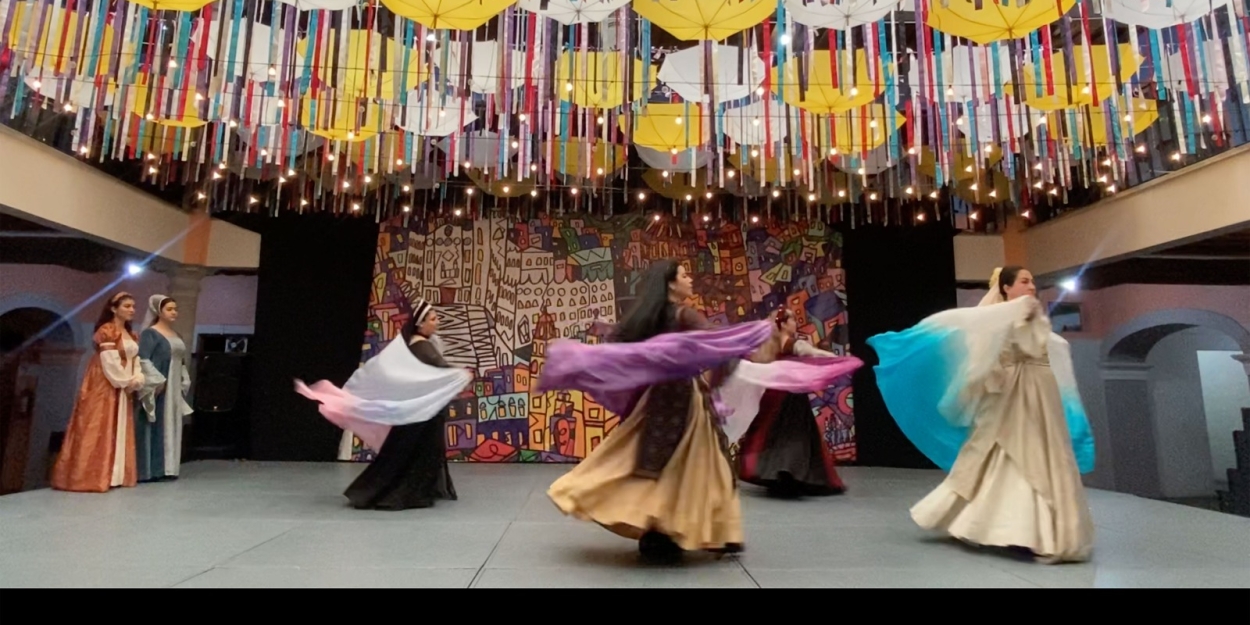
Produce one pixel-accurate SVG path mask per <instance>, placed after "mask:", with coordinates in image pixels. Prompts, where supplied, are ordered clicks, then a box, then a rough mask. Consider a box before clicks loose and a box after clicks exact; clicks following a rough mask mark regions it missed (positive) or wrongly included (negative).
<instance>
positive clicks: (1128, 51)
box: [1020, 43, 1143, 111]
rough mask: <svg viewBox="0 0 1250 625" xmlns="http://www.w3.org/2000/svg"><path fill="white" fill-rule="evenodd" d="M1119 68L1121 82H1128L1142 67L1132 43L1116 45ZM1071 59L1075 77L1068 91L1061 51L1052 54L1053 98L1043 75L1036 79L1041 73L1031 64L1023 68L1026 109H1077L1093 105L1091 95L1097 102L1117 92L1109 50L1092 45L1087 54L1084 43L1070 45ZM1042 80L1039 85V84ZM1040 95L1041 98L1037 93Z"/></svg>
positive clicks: (1102, 46)
mask: <svg viewBox="0 0 1250 625" xmlns="http://www.w3.org/2000/svg"><path fill="white" fill-rule="evenodd" d="M1118 52H1119V57H1120V67H1119V71H1118V72H1117V74H1118V75H1119V80H1120V81H1121V82H1128V81H1129V80H1130V79H1132V77H1133V75H1134V74H1136V73H1137V68H1139V67H1141V64H1142V61H1143V58H1142V56H1141V55H1140V54H1139V53H1138V52H1137V50H1135V49H1134V48H1133V44H1129V43H1122V44H1120V45H1119V50H1118ZM1091 56H1092V57H1093V60H1092V62H1090V63H1089V64H1090V65H1092V66H1093V69H1094V76H1093V77H1092V79H1091V77H1090V76H1089V74H1088V73H1087V72H1086V69H1085V66H1086V63H1087V61H1089V59H1090V57H1091ZM1072 58H1073V59H1074V60H1075V63H1074V65H1076V67H1074V68H1073V70H1075V72H1074V73H1075V74H1076V78H1075V80H1073V81H1072V87H1071V89H1069V88H1068V85H1067V81H1066V80H1065V79H1064V76H1066V75H1067V67H1068V66H1067V61H1066V60H1065V58H1064V52H1063V51H1058V52H1055V53H1054V54H1052V55H1051V59H1050V62H1051V68H1052V69H1051V72H1052V75H1053V76H1054V86H1055V89H1054V91H1055V93H1054V95H1047V93H1046V89H1047V87H1046V84H1045V78H1044V75H1041V76H1039V74H1041V72H1040V71H1039V69H1041V68H1037V67H1034V66H1033V65H1032V64H1029V65H1025V67H1024V77H1023V80H1022V81H1021V82H1022V85H1021V87H1020V88H1021V90H1022V91H1023V93H1022V94H1021V95H1023V96H1024V99H1025V101H1026V102H1028V104H1029V106H1032V107H1034V108H1039V109H1042V110H1046V111H1056V110H1059V109H1064V108H1069V107H1072V106H1079V105H1083V104H1094V103H1095V102H1094V96H1095V95H1096V96H1098V99H1099V100H1105V99H1107V98H1108V97H1110V96H1111V95H1112V94H1113V93H1115V91H1116V76H1113V75H1112V73H1111V58H1110V50H1109V49H1108V48H1107V46H1105V45H1101V44H1095V45H1094V46H1093V47H1092V49H1090V50H1089V51H1086V48H1085V45H1084V44H1077V45H1074V46H1072ZM1039 81H1041V84H1038V83H1039ZM1039 91H1040V92H1041V93H1040V95H1039V93H1038V92H1039Z"/></svg>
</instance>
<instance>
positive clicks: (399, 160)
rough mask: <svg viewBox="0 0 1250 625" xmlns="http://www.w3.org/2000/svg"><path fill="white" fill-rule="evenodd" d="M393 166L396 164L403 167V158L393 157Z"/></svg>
mask: <svg viewBox="0 0 1250 625" xmlns="http://www.w3.org/2000/svg"><path fill="white" fill-rule="evenodd" d="M395 166H396V167H403V166H404V159H402V158H397V159H395Z"/></svg>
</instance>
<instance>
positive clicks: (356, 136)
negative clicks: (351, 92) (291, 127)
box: [300, 94, 382, 142]
mask: <svg viewBox="0 0 1250 625" xmlns="http://www.w3.org/2000/svg"><path fill="white" fill-rule="evenodd" d="M314 105H316V113H315V117H314V112H313V108H314ZM328 107H334V108H333V110H327V109H328ZM361 107H363V108H364V113H365V115H364V119H363V120H362V119H360V112H361ZM381 115H382V107H381V105H379V104H377V103H375V102H374V101H372V100H370V99H368V98H360V99H357V98H347V99H346V100H344V99H330V98H328V97H326V96H325V95H322V96H321V97H318V98H315V99H314V98H313V97H312V95H311V94H310V95H307V96H304V98H303V100H302V101H301V103H300V124H301V125H302V126H303V127H304V129H306V130H308V132H310V133H312V134H314V135H316V136H318V137H323V138H326V139H330V140H333V141H352V142H359V141H364V140H366V139H371V138H373V137H374V136H376V135H377V134H378V129H379V118H380V117H381Z"/></svg>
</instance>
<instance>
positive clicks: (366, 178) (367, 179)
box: [365, 176, 373, 184]
mask: <svg viewBox="0 0 1250 625" xmlns="http://www.w3.org/2000/svg"><path fill="white" fill-rule="evenodd" d="M370 182H373V176H365V184H368V183H370Z"/></svg>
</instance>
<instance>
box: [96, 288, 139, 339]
mask: <svg viewBox="0 0 1250 625" xmlns="http://www.w3.org/2000/svg"><path fill="white" fill-rule="evenodd" d="M126 300H130V301H132V302H133V301H135V297H134V296H133V295H131V294H129V293H127V292H125V291H122V292H121V293H118V294H116V295H114V296H113V297H110V298H109V301H107V302H105V303H104V310H101V311H100V318H99V319H96V322H95V329H96V330H99V329H100V328H103V327H104V326H106V325H108V324H110V323H113V317H114V316H116V313H115V312H114V310H113V309H114V308H117V307H118V306H121V305H122V302H124V301H126ZM126 332H127V333H129V334H134V333H135V331H134V330H132V329H131V328H130V322H129V321H127V322H126Z"/></svg>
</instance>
